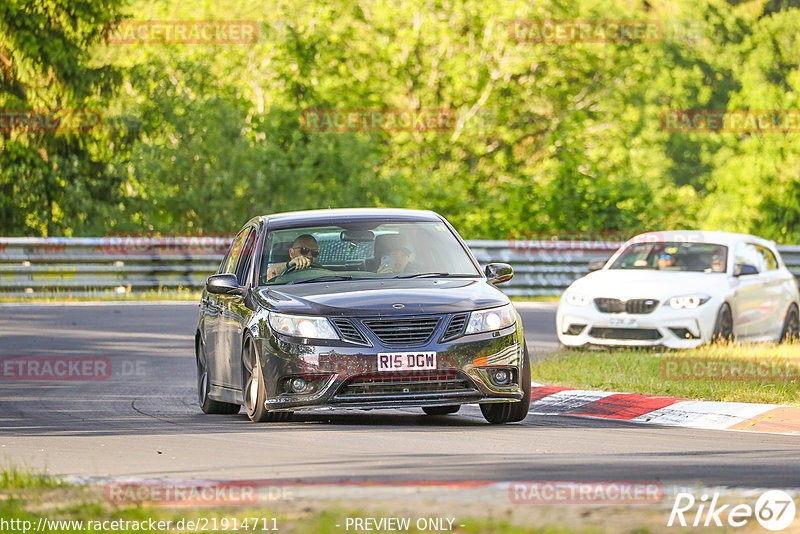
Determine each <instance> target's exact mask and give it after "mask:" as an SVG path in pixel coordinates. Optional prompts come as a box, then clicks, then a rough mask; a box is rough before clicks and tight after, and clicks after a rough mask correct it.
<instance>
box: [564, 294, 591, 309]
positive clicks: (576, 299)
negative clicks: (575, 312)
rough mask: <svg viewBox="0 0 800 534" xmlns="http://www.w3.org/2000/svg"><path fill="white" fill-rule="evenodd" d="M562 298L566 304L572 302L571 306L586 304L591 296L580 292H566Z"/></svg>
mask: <svg viewBox="0 0 800 534" xmlns="http://www.w3.org/2000/svg"><path fill="white" fill-rule="evenodd" d="M564 300H566V301H567V304H572V305H573V306H588V305H589V304H591V302H592V299H591V298H589V297H588V296H586V295H581V294H580V293H567V294H566V295H565V296H564Z"/></svg>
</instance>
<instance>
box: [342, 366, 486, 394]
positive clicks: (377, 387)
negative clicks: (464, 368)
mask: <svg viewBox="0 0 800 534" xmlns="http://www.w3.org/2000/svg"><path fill="white" fill-rule="evenodd" d="M465 391H466V392H470V391H476V390H475V388H474V386H473V385H472V382H471V381H470V380H469V378H467V377H465V376H464V375H462V374H461V373H460V372H458V371H414V372H410V373H409V372H407V373H381V374H380V375H375V374H366V375H359V376H355V377H352V378H350V379H349V380H347V381H346V382H345V383H344V385H342V387H341V388H340V389H339V391H338V392H337V393H336V396H335V398H336V399H347V398H349V397H360V396H365V395H386V396H403V395H415V394H420V393H452V392H465Z"/></svg>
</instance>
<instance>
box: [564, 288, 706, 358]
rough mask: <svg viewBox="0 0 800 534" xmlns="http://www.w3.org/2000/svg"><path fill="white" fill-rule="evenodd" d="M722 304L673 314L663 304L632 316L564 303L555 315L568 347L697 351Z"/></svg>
mask: <svg viewBox="0 0 800 534" xmlns="http://www.w3.org/2000/svg"><path fill="white" fill-rule="evenodd" d="M720 304H721V303H720V302H715V301H714V299H711V300H710V301H708V302H706V303H705V304H702V305H701V306H699V307H697V308H695V309H681V310H674V309H672V308H670V307H669V306H665V305H664V303H663V302H662V303H660V304H659V306H658V307H657V308H656V309H655V310H654V311H653V312H651V313H647V314H629V313H624V312H623V313H603V312H600V311H599V310H598V309H597V308H596V307H595V306H594V304H593V303H590V304H589V305H587V306H575V305H571V304H567V303H566V302H563V301H562V302H561V304H560V305H559V308H558V313H557V314H556V328H557V333H558V340H559V341H560V342H561V343H562V344H563V345H566V346H569V347H579V346H584V345H602V346H609V347H661V346H663V347H668V348H674V349H688V348H694V347H697V346H700V345H702V344H704V343H707V342H709V341H710V340H711V337H712V334H713V332H714V325H715V322H716V317H717V311H718V308H719V306H720ZM581 326H582V328H581Z"/></svg>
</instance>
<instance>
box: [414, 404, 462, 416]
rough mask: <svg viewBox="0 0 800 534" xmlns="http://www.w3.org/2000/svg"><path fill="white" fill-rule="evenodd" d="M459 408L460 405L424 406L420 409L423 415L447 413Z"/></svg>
mask: <svg viewBox="0 0 800 534" xmlns="http://www.w3.org/2000/svg"><path fill="white" fill-rule="evenodd" d="M460 409H461V405H456V406H426V407H425V408H423V409H422V411H423V412H425V415H449V414H451V413H456V412H457V411H458V410H460Z"/></svg>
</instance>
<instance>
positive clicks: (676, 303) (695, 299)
mask: <svg viewBox="0 0 800 534" xmlns="http://www.w3.org/2000/svg"><path fill="white" fill-rule="evenodd" d="M709 299H711V297H709V296H708V295H683V296H680V297H672V298H671V299H669V307H670V308H672V309H673V310H681V309H689V310H692V309H694V308H697V307H698V306H702V305H703V304H705V303H706V302H708V301H709Z"/></svg>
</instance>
